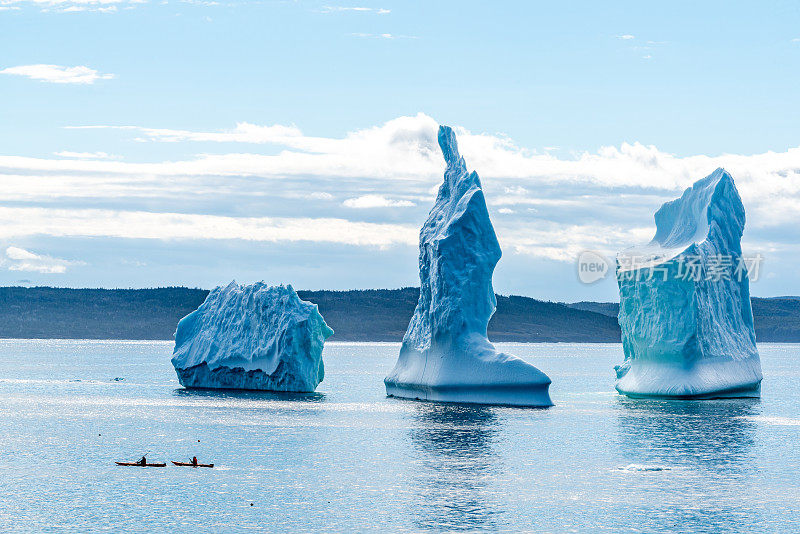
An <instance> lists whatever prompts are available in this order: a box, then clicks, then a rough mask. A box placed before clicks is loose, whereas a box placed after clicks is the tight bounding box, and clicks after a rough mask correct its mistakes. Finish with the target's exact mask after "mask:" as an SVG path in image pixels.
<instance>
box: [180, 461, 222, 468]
mask: <svg viewBox="0 0 800 534" xmlns="http://www.w3.org/2000/svg"><path fill="white" fill-rule="evenodd" d="M172 463H173V464H175V465H179V466H181V467H214V464H193V463H192V462H172Z"/></svg>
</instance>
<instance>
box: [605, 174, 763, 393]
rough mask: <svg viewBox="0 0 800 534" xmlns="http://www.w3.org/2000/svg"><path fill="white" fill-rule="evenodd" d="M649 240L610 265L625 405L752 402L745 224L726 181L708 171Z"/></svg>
mask: <svg viewBox="0 0 800 534" xmlns="http://www.w3.org/2000/svg"><path fill="white" fill-rule="evenodd" d="M655 222H656V235H655V237H654V238H653V240H652V241H651V242H650V243H649V244H648V245H645V246H643V247H639V248H632V249H629V250H626V251H624V252H622V253H620V254H619V255H618V256H617V282H618V285H619V297H620V307H619V324H620V328H621V330H622V344H623V350H624V353H625V360H624V362H623V364H622V365H619V366H617V367H616V371H617V383H616V389H617V391H619V392H620V393H623V394H625V395H629V396H634V397H635V396H658V397H678V398H718V397H758V396H759V395H760V391H761V378H762V377H761V362H760V360H759V357H758V350H757V349H756V338H755V331H754V329H753V312H752V310H751V307H750V283H749V278H748V274H747V262H746V261H745V259H744V258H743V257H742V250H741V245H740V241H741V237H742V232H743V231H744V223H745V214H744V206H743V205H742V200H741V198H739V193H738V191H737V190H736V186H735V185H734V183H733V178H732V177H731V175H730V174H728V173H727V172H726V171H725V170H723V169H717V170H716V171H714V172H713V173H712V174H711V175H709V176H707V177H706V178H703V179H702V180H700V181H698V182H697V183H695V184H694V185H693V186H692V187H690V188H689V189H687V190H686V191H685V192H684V193H683V196H681V197H680V198H679V199H677V200H673V201H671V202H667V203H666V204H664V205H663V206H661V208H660V209H659V210H658V211H657V212H656V214H655Z"/></svg>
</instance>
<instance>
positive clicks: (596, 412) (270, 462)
mask: <svg viewBox="0 0 800 534" xmlns="http://www.w3.org/2000/svg"><path fill="white" fill-rule="evenodd" d="M499 346H500V347H502V348H503V349H504V350H505V351H506V352H510V353H512V354H516V355H518V356H520V357H522V358H524V359H526V360H528V361H530V362H532V363H534V364H535V365H536V366H538V367H539V368H540V369H541V370H543V371H544V372H546V373H547V374H548V375H550V377H551V378H552V379H553V385H552V386H551V390H550V391H551V395H552V398H553V401H554V402H555V403H556V406H555V407H553V408H550V409H546V410H540V409H514V408H497V407H468V406H460V405H437V404H427V403H421V402H410V401H402V400H396V399H388V398H386V397H385V392H384V389H383V382H382V380H383V377H384V376H385V374H386V373H387V372H388V371H389V370H390V369H391V368H392V366H393V365H394V361H395V358H396V355H397V352H398V348H399V345H397V344H380V343H330V344H327V345H326V346H325V354H324V358H325V367H326V377H325V381H324V382H323V383H322V384H320V387H319V392H318V393H317V394H314V395H293V396H287V395H271V394H257V393H236V392H209V391H203V392H198V391H186V390H184V389H182V388H181V387H180V386H179V384H178V382H177V380H176V378H175V373H174V372H173V370H172V366H171V364H170V363H169V358H170V353H171V349H172V344H171V343H167V342H124V341H123V342H119V341H52V340H47V341H19V340H13V341H12V340H0V454H1V456H0V531H2V532H9V531H14V532H31V531H35V532H100V531H108V532H145V531H161V532H163V531H186V532H189V531H192V532H246V531H275V532H284V531H286V530H297V531H306V532H320V531H325V532H346V531H349V532H353V531H356V532H360V531H379V532H384V531H389V532H426V531H434V532H440V531H448V530H452V531H513V532H519V531H537V532H541V531H545V532H573V531H574V532H654V531H682V532H798V531H800V440H798V436H799V435H800V398H799V396H798V393H799V392H800V346H798V345H777V344H774V345H773V344H762V345H760V346H759V348H760V351H761V359H762V364H763V368H764V377H765V378H764V382H763V392H762V395H763V398H762V399H760V400H757V399H755V400H754V399H749V400H744V399H743V400H719V401H697V402H692V401H683V402H667V401H649V400H630V399H627V398H625V397H621V396H619V395H617V394H616V393H615V392H614V390H613V375H614V373H613V365H614V364H615V363H618V362H619V361H620V360H621V358H622V355H621V346H620V345H612V344H609V345H583V344H499ZM144 453H147V456H148V458H149V459H151V460H153V461H169V460H187V459H189V458H191V456H192V455H197V457H198V458H199V459H200V460H201V461H207V462H214V463H215V464H216V465H217V467H215V468H214V469H192V468H180V467H174V466H171V465H170V466H169V467H166V468H161V469H158V468H147V469H143V468H134V467H117V466H115V465H114V460H136V459H137V458H138V457H140V456H141V455H142V454H144ZM251 504H252V506H251Z"/></svg>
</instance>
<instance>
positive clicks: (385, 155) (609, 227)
mask: <svg viewBox="0 0 800 534" xmlns="http://www.w3.org/2000/svg"><path fill="white" fill-rule="evenodd" d="M94 128H106V127H103V126H95V127H94ZM115 128H117V127H115ZM119 128H122V129H123V131H129V132H130V133H131V135H132V136H139V137H141V138H143V139H145V140H146V141H147V142H160V143H205V145H204V146H203V148H204V149H206V148H207V147H208V146H209V145H212V149H213V148H214V147H216V148H217V149H219V148H220V147H221V148H222V149H223V153H211V154H209V153H207V154H200V155H198V156H196V157H192V158H187V159H183V160H165V161H161V162H156V163H131V162H124V161H114V160H110V159H99V158H92V159H76V158H71V159H57V158H50V159H48V158H27V157H19V156H0V188H2V190H3V199H2V201H0V207H2V206H3V205H4V204H2V203H12V202H13V203H19V202H25V203H26V204H27V205H29V206H37V205H38V206H40V207H41V209H45V208H48V209H52V208H53V207H54V206H56V207H57V206H59V205H61V206H63V209H62V211H59V212H58V213H57V214H54V213H53V212H50V211H42V212H8V211H5V212H4V213H5V214H6V215H5V216H4V217H0V236H2V235H3V232H6V233H7V234H9V235H18V234H19V235H29V234H30V232H32V231H33V230H36V231H37V232H40V233H41V234H42V235H57V236H58V235H84V234H85V235H94V234H92V232H95V233H99V234H100V235H106V234H109V236H111V237H114V236H116V237H131V238H133V237H137V236H139V237H147V238H151V239H158V238H161V239H173V238H187V239H188V238H191V239H201V238H203V236H204V235H205V233H206V232H207V234H208V238H210V239H260V240H287V241H293V240H294V241H298V240H304V241H309V242H313V241H321V242H337V243H350V244H365V245H370V246H391V244H404V245H410V244H412V243H415V242H416V232H417V228H418V226H419V224H420V222H421V221H420V220H419V218H420V210H417V209H414V210H391V214H390V216H391V217H392V219H391V221H392V223H396V226H393V225H390V226H389V227H387V226H386V225H384V223H383V222H379V220H380V217H384V216H387V214H386V213H384V212H381V211H380V210H377V211H376V212H369V211H359V212H355V211H354V209H353V208H357V207H368V206H369V207H391V206H400V205H413V204H416V205H417V206H419V207H420V208H424V207H427V206H429V205H430V204H431V203H432V202H433V199H432V195H435V192H436V189H437V187H438V185H439V184H440V182H441V176H442V171H443V168H444V162H443V160H442V157H441V154H440V153H439V150H438V147H437V143H436V136H437V128H438V125H437V122H436V121H435V120H434V119H433V118H431V117H429V116H427V115H424V114H418V115H416V116H412V117H399V118H396V119H393V120H390V121H387V122H386V123H384V124H381V125H378V126H375V127H371V128H365V129H361V130H356V131H352V132H349V133H347V134H346V135H343V136H341V137H336V138H333V137H313V136H308V135H306V134H304V133H303V132H302V131H301V130H300V129H299V128H298V127H296V126H291V125H290V126H285V125H265V126H259V125H254V124H250V123H240V124H238V125H236V127H235V128H233V129H231V130H223V131H189V130H173V129H153V128H145V127H137V126H123V127H119ZM456 132H457V135H458V141H459V147H460V150H461V153H462V154H463V155H464V157H465V159H466V161H467V165H468V167H469V168H470V169H475V170H477V171H478V173H479V174H480V176H481V180H482V183H483V187H484V190H485V192H486V199H487V202H488V203H489V204H490V205H491V206H495V207H496V208H497V210H498V213H503V215H504V216H503V217H497V220H495V221H494V222H495V226H496V230H497V233H498V237H499V238H500V240H501V244H503V246H507V247H508V251H510V252H511V253H512V254H513V253H517V254H525V255H532V256H537V255H538V256H539V257H545V258H549V259H561V260H566V259H567V258H569V257H570V255H571V254H573V252H575V251H576V250H578V251H579V250H582V249H587V248H588V249H598V250H609V251H612V252H613V251H614V250H619V249H620V248H624V247H626V246H629V245H631V244H636V243H638V242H640V241H641V240H644V241H646V240H648V239H649V237H651V236H652V233H653V231H654V228H653V227H652V216H653V213H654V211H655V210H656V209H657V208H658V207H659V205H660V204H661V203H662V202H665V201H667V200H671V199H673V198H675V197H677V196H678V195H679V194H680V193H681V192H682V190H683V189H684V188H686V187H688V186H689V185H691V184H692V183H693V182H694V181H696V180H698V179H699V178H702V177H704V176H706V175H708V174H709V173H711V172H712V171H713V170H714V169H715V168H717V167H724V168H726V169H727V170H728V171H730V172H731V173H732V174H733V176H734V178H735V180H736V184H737V188H738V189H739V192H740V194H741V196H742V198H743V201H744V203H745V206H746V209H747V215H748V220H747V230H746V233H745V237H746V238H747V239H748V240H749V246H751V247H752V248H754V249H759V248H760V247H767V246H769V247H772V248H774V249H780V248H781V247H791V246H794V245H793V243H795V242H798V241H800V231H798V230H796V228H798V227H800V147H798V148H791V149H789V150H786V151H783V152H765V153H762V154H750V155H738V154H722V155H719V156H714V157H711V156H706V155H695V156H687V157H678V156H676V155H674V154H670V153H667V152H663V151H660V150H658V149H657V148H656V147H653V146H646V145H642V144H640V143H623V144H621V145H619V146H607V147H603V148H601V149H599V150H598V151H596V152H584V153H580V154H577V155H575V156H572V157H567V156H563V157H559V156H557V155H555V154H550V153H541V152H536V151H533V150H528V149H525V148H523V147H520V146H518V145H517V144H516V143H515V142H514V141H513V140H512V139H510V138H509V137H507V136H504V135H500V134H491V133H473V132H470V131H468V130H465V129H463V128H456ZM231 143H236V146H235V148H234V149H233V150H231V149H230V148H229V146H228V145H230V144H231ZM254 145H255V146H254ZM98 148H99V149H102V148H103V147H102V146H99V147H98ZM262 150H264V151H267V152H268V153H267V154H262V153H257V152H260V151H262ZM309 191H312V192H313V193H309ZM367 191H368V192H369V193H368V194H367V193H365V192H367ZM332 193H333V194H332ZM334 198H340V199H347V200H345V201H344V202H343V203H342V202H331V200H333V199H334ZM398 203H400V204H398ZM75 205H83V206H87V205H92V206H110V207H111V208H113V209H111V211H108V212H103V213H99V212H98V213H95V212H92V213H85V212H84V211H82V210H76V209H74V206H75ZM176 205H179V206H181V207H182V209H185V210H186V211H187V213H185V214H174V213H171V212H172V211H175V209H176V208H175V206H176ZM120 206H124V211H119V208H120ZM3 209H4V210H8V209H12V208H3ZM14 209H22V208H14ZM25 209H33V208H25ZM213 210H223V211H225V213H224V214H225V215H226V217H223V218H222V219H220V220H217V219H215V218H213V217H217V216H219V215H218V214H214V213H213ZM500 210H512V211H514V213H513V214H512V213H508V212H506V211H502V212H501V211H500ZM145 212H150V213H149V215H145V214H144V213H145ZM161 212H164V213H161ZM167 212H169V213H167ZM117 213H119V214H117ZM131 213H137V215H131ZM354 213H355V214H357V215H358V217H359V218H361V219H364V220H366V221H370V220H372V221H374V222H356V221H351V220H350V219H351V218H354ZM298 214H301V215H302V216H301V217H300V218H297V217H298ZM56 215H57V216H56ZM227 215H235V216H231V217H227ZM287 215H289V216H290V217H288V218H287ZM303 216H305V217H303ZM187 217H188V219H187ZM192 217H198V219H197V220H196V221H195V219H192ZM208 217H211V218H208ZM20 221H26V222H25V224H23V223H22V222H20ZM28 221H30V224H28ZM53 221H55V222H53ZM120 221H124V224H123V223H121V222H120ZM326 221H336V222H335V223H330V225H329V224H328V222H326ZM217 222H218V223H219V229H217V227H216V226H215V225H216V224H217ZM194 224H196V225H197V228H201V229H202V230H197V229H194V230H192V229H191V226H192V225H194ZM361 224H367V225H374V226H359V225H361ZM139 225H141V228H140V227H139ZM337 225H338V226H337ZM351 225H355V226H351ZM9 228H10V229H9ZM26 228H27V229H26ZM62 228H72V230H70V231H69V232H68V233H67V234H65V233H64V232H66V230H63V229H62ZM108 228H110V229H111V230H109V229H108ZM206 228H207V230H206ZM330 228H337V230H336V231H335V232H331V231H330ZM564 228H566V229H569V231H566V232H562V231H560V229H564ZM12 230H13V231H12ZM104 232H105V233H104ZM384 234H386V235H384ZM253 236H257V237H253ZM343 236H344V237H343ZM387 236H389V237H387ZM633 240H635V241H633Z"/></svg>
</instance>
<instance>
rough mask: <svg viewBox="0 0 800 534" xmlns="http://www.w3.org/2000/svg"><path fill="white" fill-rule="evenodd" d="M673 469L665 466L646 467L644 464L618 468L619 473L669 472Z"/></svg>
mask: <svg viewBox="0 0 800 534" xmlns="http://www.w3.org/2000/svg"><path fill="white" fill-rule="evenodd" d="M670 469H672V468H671V467H666V466H664V465H644V464H628V465H625V466H622V465H621V466H618V467H617V470H619V471H628V472H632V471H640V472H642V471H669V470H670Z"/></svg>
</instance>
